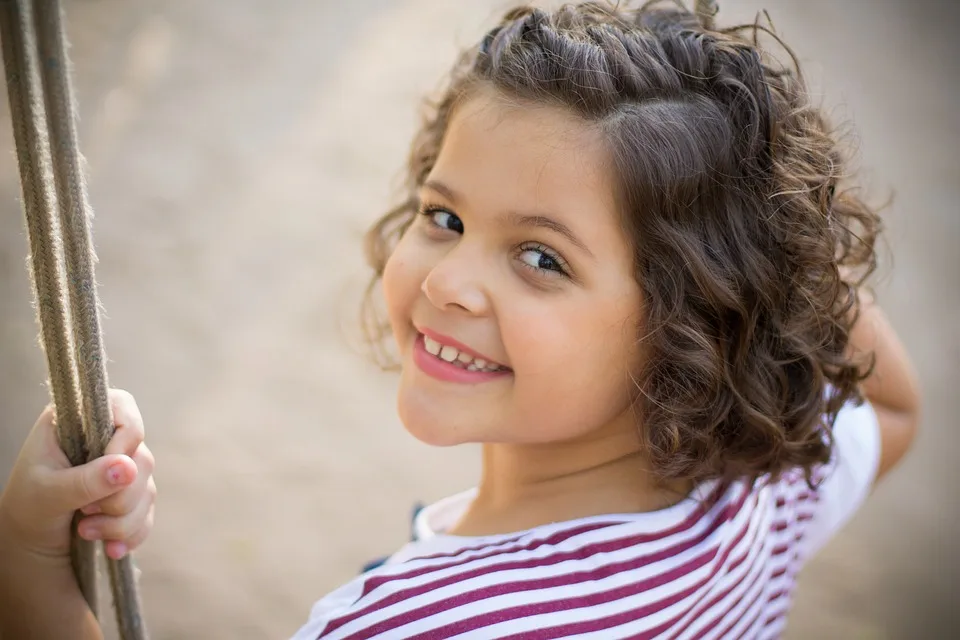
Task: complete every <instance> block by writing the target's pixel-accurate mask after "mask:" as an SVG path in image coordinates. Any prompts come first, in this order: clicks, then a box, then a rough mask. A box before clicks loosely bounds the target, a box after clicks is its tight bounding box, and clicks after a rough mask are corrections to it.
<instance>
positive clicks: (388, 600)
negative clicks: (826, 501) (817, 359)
mask: <svg viewBox="0 0 960 640" xmlns="http://www.w3.org/2000/svg"><path fill="white" fill-rule="evenodd" d="M720 491H725V488H724V487H723V486H721V487H718V489H717V492H715V493H714V495H712V496H711V500H709V501H706V502H703V503H701V504H700V505H699V506H698V507H697V509H696V510H694V511H693V512H692V513H691V514H690V515H689V516H687V518H686V519H684V520H683V521H682V522H681V523H680V524H678V525H676V526H674V527H671V528H670V529H667V530H664V531H662V532H657V533H648V534H641V535H636V536H631V537H628V538H620V539H614V540H608V541H605V542H597V543H594V544H592V545H587V546H584V547H581V548H579V549H575V550H572V551H566V552H562V553H555V554H552V555H549V556H545V557H543V558H529V559H525V560H514V561H507V562H502V563H499V564H494V565H489V566H484V567H478V568H476V569H473V570H470V571H467V572H464V573H459V574H456V575H452V576H447V577H446V578H441V579H438V580H434V581H433V582H429V583H424V584H417V585H413V586H411V587H408V588H406V589H401V590H400V591H397V592H394V593H392V594H390V595H387V596H384V597H383V598H381V599H380V600H377V601H375V602H372V603H370V604H369V605H367V606H365V607H363V608H362V609H359V610H357V611H354V612H353V613H350V614H347V615H345V616H342V617H341V618H337V619H334V620H331V621H330V622H329V623H328V624H327V626H326V628H325V633H330V632H332V631H334V630H336V629H339V628H340V627H342V626H344V625H345V624H349V623H350V622H352V621H354V620H356V619H358V618H360V617H362V616H364V615H367V614H368V613H370V612H371V611H375V610H378V609H383V608H384V607H388V606H390V605H392V604H395V603H397V602H401V601H403V600H406V599H409V598H413V597H416V596H418V595H421V594H423V593H426V592H428V591H433V590H435V589H439V588H442V587H445V586H448V585H450V584H455V583H457V582H461V581H464V580H469V579H470V578H474V577H477V576H481V575H485V574H488V573H495V572H497V571H508V570H512V569H525V568H529V567H542V566H549V565H553V564H558V563H560V562H565V561H566V560H570V559H576V558H583V557H588V556H591V555H594V554H598V553H608V552H611V551H618V550H620V549H625V548H629V547H632V546H636V545H639V544H642V543H645V542H651V541H654V540H660V539H663V538H665V537H669V536H670V535H676V534H678V533H682V532H683V531H685V530H687V529H690V528H691V527H693V526H694V525H695V524H696V523H697V522H699V521H700V519H701V518H702V516H703V515H704V514H703V513H701V512H702V511H708V510H709V507H708V506H707V505H709V504H711V503H712V502H715V501H716V499H718V498H719V495H720V494H719V492H720ZM749 495H750V491H749V489H747V490H745V491H744V494H743V496H742V497H740V499H739V500H738V502H737V504H736V507H735V508H734V509H733V510H732V514H736V513H737V512H738V511H739V510H740V508H742V506H743V503H744V502H745V501H746V498H747V496H749ZM731 506H733V503H732V502H730V503H727V504H726V505H724V506H723V508H721V509H720V510H719V512H718V514H717V516H716V518H715V519H714V521H713V522H712V523H711V526H710V527H708V529H707V531H706V533H705V534H704V535H705V536H706V535H709V533H710V532H712V530H714V529H716V527H717V526H719V524H720V522H722V521H724V520H726V519H728V517H729V516H730V513H731ZM544 544H546V543H545V542H543V541H534V542H531V543H530V544H528V545H524V546H523V547H520V548H516V549H513V550H511V551H510V553H514V552H516V551H527V550H532V549H535V548H538V547H540V546H542V545H544ZM678 546H679V545H675V546H674V547H670V548H667V549H664V550H662V551H660V552H657V553H655V554H651V555H650V556H648V557H647V563H650V562H656V561H657V560H660V559H662V558H664V557H669V556H670V555H675V554H676V553H679V551H674V549H676V548H677V547H678ZM682 550H683V549H680V551H682ZM505 553H507V552H506V551H497V552H494V553H490V554H486V555H483V556H474V557H471V558H466V559H464V560H462V561H459V562H454V563H447V564H444V565H442V566H435V567H427V568H422V569H418V570H415V571H410V572H407V573H406V574H400V575H397V576H382V577H377V578H371V580H378V584H377V585H375V586H380V585H382V584H385V583H387V582H390V581H395V580H400V579H405V578H409V577H418V576H420V575H423V574H424V573H427V572H430V571H437V570H439V569H442V568H448V567H454V566H458V565H463V564H468V563H470V562H473V561H474V560H480V559H486V558H489V557H494V556H497V555H504V554H505ZM372 590H373V589H372V588H370V589H366V588H365V589H364V595H367V594H369V593H370V592H371V591H372ZM361 597H363V596H361ZM460 597H462V596H457V597H455V598H450V599H448V600H452V599H459V598H460ZM358 600H359V599H358ZM443 602H446V601H443ZM455 606H459V605H455Z"/></svg>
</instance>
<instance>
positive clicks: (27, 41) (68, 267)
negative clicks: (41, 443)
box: [0, 0, 147, 640]
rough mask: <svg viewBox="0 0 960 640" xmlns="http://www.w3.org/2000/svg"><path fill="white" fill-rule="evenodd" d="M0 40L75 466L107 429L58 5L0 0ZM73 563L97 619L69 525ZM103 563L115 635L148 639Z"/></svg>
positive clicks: (55, 375)
mask: <svg viewBox="0 0 960 640" xmlns="http://www.w3.org/2000/svg"><path fill="white" fill-rule="evenodd" d="M34 9H35V10H34ZM0 40H2V48H3V62H4V68H5V72H6V80H7V93H8V98H9V100H10V116H11V120H12V123H13V131H14V141H15V144H16V148H17V161H18V164H19V167H20V177H21V188H22V191H23V203H24V214H25V217H26V223H27V234H28V236H29V241H30V255H31V272H32V279H33V284H34V289H35V293H36V306H37V311H38V318H39V322H40V329H41V340H42V343H43V347H44V351H45V353H46V357H47V365H48V368H49V371H50V387H51V395H52V397H53V402H54V406H55V407H56V410H57V435H58V437H59V441H60V446H61V447H62V448H63V450H64V453H65V454H66V455H67V458H68V459H69V460H70V462H71V464H74V465H77V464H82V463H84V462H86V461H88V460H92V459H94V458H97V457H99V456H101V455H103V452H104V449H105V448H106V445H107V443H108V442H109V441H110V438H111V437H112V436H113V431H114V429H113V420H112V417H111V415H110V407H109V400H108V396H107V389H108V382H107V372H106V356H105V353H104V349H103V338H102V333H101V329H100V315H99V310H100V302H99V300H98V298H97V290H96V280H95V274H94V264H95V263H96V255H95V254H94V250H93V243H92V239H91V231H90V222H91V220H92V217H93V213H92V210H91V208H90V205H89V203H88V201H87V192H86V181H85V179H84V176H83V169H82V166H81V156H80V152H79V150H78V145H77V132H76V124H75V117H76V116H75V108H74V101H73V94H72V87H71V85H70V77H69V60H68V58H67V55H66V38H65V35H64V31H63V26H62V11H61V7H60V2H59V0H38V2H37V5H36V7H35V8H34V6H33V3H32V1H31V0H0ZM40 62H42V64H40ZM38 76H39V78H40V80H38ZM48 128H49V133H48ZM48 135H49V138H48ZM51 161H52V166H51ZM51 174H52V179H51ZM51 185H54V186H55V190H56V192H55V193H54V189H53V188H51ZM55 209H58V211H59V213H58V214H56V213H54V210H55ZM64 280H66V285H67V286H66V287H64ZM67 301H69V305H68V304H67ZM76 519H77V518H76V517H75V518H74V523H76ZM71 558H72V561H73V566H74V572H75V573H76V576H77V582H78V584H79V585H80V589H81V591H82V593H83V595H84V598H85V599H86V601H87V603H88V604H89V606H90V608H91V610H92V611H93V612H94V613H95V614H96V613H97V612H98V611H99V608H98V598H97V589H96V579H97V573H96V546H95V545H94V544H93V543H88V542H87V541H84V540H82V539H81V538H79V536H77V532H76V527H75V526H74V528H73V533H72V548H71ZM107 565H108V572H109V575H110V582H111V587H112V591H113V600H114V607H115V610H116V616H117V624H118V627H119V630H120V636H121V638H123V639H124V640H141V639H146V637H147V633H146V628H145V626H144V624H143V619H142V616H141V613H140V609H141V604H140V599H139V595H138V590H137V584H136V576H135V571H134V566H133V561H132V559H131V557H130V555H129V554H128V555H127V556H126V557H124V558H123V559H121V560H111V559H108V561H107Z"/></svg>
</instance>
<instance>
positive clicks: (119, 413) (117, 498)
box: [0, 389, 157, 559]
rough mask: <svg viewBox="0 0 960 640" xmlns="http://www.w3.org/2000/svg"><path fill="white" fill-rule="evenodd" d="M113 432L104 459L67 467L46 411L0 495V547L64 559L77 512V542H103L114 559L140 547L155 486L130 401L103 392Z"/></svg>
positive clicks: (119, 393)
mask: <svg viewBox="0 0 960 640" xmlns="http://www.w3.org/2000/svg"><path fill="white" fill-rule="evenodd" d="M109 398H110V409H111V413H112V414H113V422H114V425H115V426H116V433H115V434H114V436H113V438H112V439H111V440H110V442H109V444H108V445H107V448H106V451H105V453H104V455H103V456H102V457H100V458H97V459H96V460H93V461H91V462H88V463H87V464H84V465H80V466H77V467H71V466H70V462H69V461H68V460H67V457H66V455H64V453H63V451H62V450H61V449H60V445H59V443H58V442H57V434H56V427H55V423H54V415H53V409H52V407H47V409H46V410H44V412H43V413H42V414H41V415H40V418H39V419H38V420H37V423H36V424H35V425H34V426H33V430H32V431H31V432H30V435H29V436H28V437H27V441H26V442H25V443H24V445H23V448H22V449H21V450H20V455H19V456H18V458H17V461H16V463H15V464H14V467H13V472H12V473H11V474H10V479H9V482H8V483H7V486H6V489H5V490H4V492H3V495H2V496H0V534H3V535H4V536H5V537H4V539H3V541H2V543H3V544H13V545H16V546H17V547H18V548H19V549H20V550H22V551H26V552H29V553H34V554H38V555H41V556H46V557H51V556H52V557H57V558H69V555H70V522H71V520H72V518H73V514H74V512H75V511H77V510H81V511H82V512H83V513H84V514H85V516H84V517H83V518H82V519H81V520H80V522H79V525H78V529H79V533H80V536H81V537H82V538H85V539H87V540H103V541H104V549H105V552H106V554H107V555H108V556H109V557H111V558H114V559H118V558H121V557H123V556H124V555H126V553H127V552H128V551H132V550H133V549H135V548H137V547H138V546H140V545H141V544H142V543H143V541H144V540H145V539H146V538H147V535H149V533H150V530H151V528H152V527H153V512H154V500H155V498H156V495H157V488H156V485H155V484H154V481H153V467H154V460H153V454H152V453H150V450H149V449H148V448H147V446H146V445H145V444H144V442H143V438H144V430H143V419H142V418H141V416H140V409H139V408H138V407H137V403H136V401H134V399H133V396H131V395H130V394H129V393H127V392H125V391H120V390H118V389H111V390H110V395H109Z"/></svg>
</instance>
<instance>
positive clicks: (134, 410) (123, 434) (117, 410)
mask: <svg viewBox="0 0 960 640" xmlns="http://www.w3.org/2000/svg"><path fill="white" fill-rule="evenodd" d="M110 411H111V413H112V414H113V425H114V427H115V428H116V430H115V431H114V434H113V437H112V438H111V439H110V442H109V443H107V448H106V450H105V453H122V454H125V455H128V456H132V455H133V453H134V452H135V451H136V450H137V447H139V446H140V443H141V442H143V438H144V428H143V416H142V415H140V407H138V406H137V401H136V400H134V398H133V396H132V395H130V394H129V393H128V392H126V391H123V390H122V389H111V390H110Z"/></svg>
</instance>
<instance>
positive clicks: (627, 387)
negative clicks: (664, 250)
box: [383, 93, 641, 445]
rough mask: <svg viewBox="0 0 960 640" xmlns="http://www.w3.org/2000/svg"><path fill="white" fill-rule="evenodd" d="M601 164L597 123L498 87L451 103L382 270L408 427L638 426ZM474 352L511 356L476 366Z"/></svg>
mask: <svg viewBox="0 0 960 640" xmlns="http://www.w3.org/2000/svg"><path fill="white" fill-rule="evenodd" d="M608 166H609V161H608V158H607V155H606V154H605V152H604V149H603V147H602V145H601V144H600V143H599V139H598V137H597V135H596V133H595V132H592V131H590V130H589V129H587V128H586V127H585V126H584V125H583V124H582V123H581V122H580V121H578V120H577V119H575V117H573V116H572V115H569V114H567V113H566V112H564V111H561V110H558V109H554V108H549V107H529V106H526V107H515V106H514V107H511V106H508V105H506V104H505V103H504V102H503V101H501V100H499V99H498V98H497V97H496V96H495V95H493V94H492V93H480V94H479V95H477V96H475V97H473V98H472V99H470V100H468V101H467V102H466V103H464V104H463V105H461V106H460V107H459V108H458V109H457V111H456V113H455V115H454V116H453V119H452V121H451V122H450V125H449V128H448V130H447V133H446V137H445V140H444V144H443V147H442V149H441V152H440V155H439V158H438V159H437V162H436V165H435V166H434V168H433V171H432V172H431V173H430V176H429V178H428V180H427V181H426V184H425V186H424V187H423V189H422V190H421V194H420V196H421V200H422V202H423V205H424V210H426V211H428V212H430V213H429V215H419V216H417V219H416V221H415V222H414V223H413V225H412V226H411V227H410V229H409V230H408V231H407V232H406V234H405V235H404V237H403V239H402V240H401V241H400V243H399V245H398V246H397V248H396V249H395V251H394V253H393V255H392V256H391V258H390V260H389V262H388V263H387V265H386V269H385V273H384V276H383V286H384V292H385V295H386V300H387V305H388V310H389V315H390V322H391V325H392V327H393V333H394V337H395V339H396V341H397V344H398V347H399V351H400V355H401V363H402V368H403V372H402V375H401V380H400V390H399V400H398V404H399V413H400V418H401V420H402V421H403V423H404V424H405V425H406V427H407V429H408V430H409V431H410V432H411V433H412V434H413V435H414V436H416V437H417V438H419V439H421V440H423V441H424V442H427V443H430V444H435V445H451V444H459V443H464V442H505V443H548V442H556V441H561V440H571V439H578V438H582V437H589V436H590V435H591V434H593V433H595V432H598V430H601V429H602V430H604V431H608V430H609V429H611V428H613V429H618V430H619V429H636V423H635V421H634V420H633V418H632V415H631V410H630V405H631V400H632V397H633V393H634V391H635V388H634V386H633V384H632V382H631V380H630V371H632V370H635V368H636V366H637V363H638V359H639V354H638V351H639V349H638V346H637V339H638V325H639V322H640V312H641V292H640V287H639V286H638V284H637V282H636V280H635V278H634V276H633V259H632V256H631V249H630V246H629V244H628V242H627V240H626V238H625V237H624V234H623V231H622V229H621V226H620V223H619V218H618V214H617V210H616V206H615V201H614V190H613V184H612V182H611V180H610V178H609V177H608V175H607V170H606V167H608ZM562 230H565V231H562ZM568 235H569V237H568ZM423 334H426V335H427V336H428V339H427V340H424V335H423ZM431 336H432V338H433V340H431V339H429V337H431ZM434 340H439V342H440V343H445V344H447V345H448V347H466V350H467V351H468V353H466V354H463V355H462V356H459V357H458V358H457V360H458V361H459V362H457V361H455V362H453V363H449V362H446V360H451V359H454V357H457V354H458V351H455V350H454V349H452V348H447V349H445V350H443V351H441V352H440V354H439V355H438V356H436V355H432V354H431V353H430V352H431V351H433V352H436V350H437V348H438V345H437V344H436V342H434ZM459 351H461V352H462V351H464V350H463V349H460V350H459ZM470 355H474V356H476V355H479V356H482V358H483V359H485V360H486V361H487V364H486V366H485V367H484V369H489V368H490V367H491V365H492V364H499V365H501V366H502V367H504V369H501V370H500V371H495V372H492V373H491V372H489V371H472V370H471V369H475V368H476V364H477V363H476V362H475V361H474V362H473V364H472V366H471V364H470V363H469V362H467V363H464V362H463V361H464V360H467V361H469V356H470ZM480 364H483V363H480Z"/></svg>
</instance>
